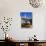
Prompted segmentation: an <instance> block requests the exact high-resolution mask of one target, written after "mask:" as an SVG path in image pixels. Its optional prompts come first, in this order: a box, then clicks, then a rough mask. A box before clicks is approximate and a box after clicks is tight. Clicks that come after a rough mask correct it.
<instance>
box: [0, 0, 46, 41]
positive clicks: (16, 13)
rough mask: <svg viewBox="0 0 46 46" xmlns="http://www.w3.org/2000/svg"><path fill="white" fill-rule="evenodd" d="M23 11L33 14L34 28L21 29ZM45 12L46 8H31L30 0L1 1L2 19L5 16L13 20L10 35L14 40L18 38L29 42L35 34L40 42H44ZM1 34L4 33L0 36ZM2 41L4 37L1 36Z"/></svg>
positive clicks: (0, 13)
mask: <svg viewBox="0 0 46 46" xmlns="http://www.w3.org/2000/svg"><path fill="white" fill-rule="evenodd" d="M21 11H24V12H32V13H33V24H32V25H33V27H32V28H29V29H22V28H21V18H20V12H21ZM45 12H46V9H45V8H44V7H40V8H33V7H31V6H30V4H29V1H28V0H0V19H1V17H4V16H6V17H12V18H13V22H12V26H11V29H10V31H8V33H10V35H12V37H14V39H15V38H16V39H17V40H27V39H28V38H29V37H32V36H33V35H34V34H36V35H37V38H38V39H39V40H44V39H45V37H44V33H45V32H44V31H45V28H44V27H45V15H46V13H45ZM1 33H2V31H1V32H0V34H1ZM45 34H46V33H45ZM1 35H2V34H1ZM0 39H2V36H0Z"/></svg>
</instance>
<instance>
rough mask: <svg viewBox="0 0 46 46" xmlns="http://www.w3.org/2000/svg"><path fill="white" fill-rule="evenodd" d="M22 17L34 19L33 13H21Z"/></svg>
mask: <svg viewBox="0 0 46 46" xmlns="http://www.w3.org/2000/svg"><path fill="white" fill-rule="evenodd" d="M20 16H21V17H23V18H29V19H32V12H21V13H20Z"/></svg>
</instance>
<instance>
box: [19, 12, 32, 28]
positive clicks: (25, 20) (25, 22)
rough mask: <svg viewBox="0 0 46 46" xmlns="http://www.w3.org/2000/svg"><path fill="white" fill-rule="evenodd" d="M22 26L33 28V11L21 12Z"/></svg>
mask: <svg viewBox="0 0 46 46" xmlns="http://www.w3.org/2000/svg"><path fill="white" fill-rule="evenodd" d="M20 16H21V27H22V28H32V12H21V13H20Z"/></svg>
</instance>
